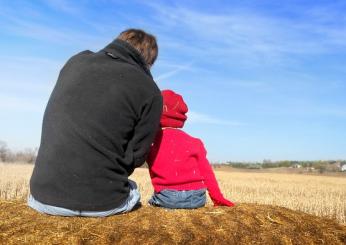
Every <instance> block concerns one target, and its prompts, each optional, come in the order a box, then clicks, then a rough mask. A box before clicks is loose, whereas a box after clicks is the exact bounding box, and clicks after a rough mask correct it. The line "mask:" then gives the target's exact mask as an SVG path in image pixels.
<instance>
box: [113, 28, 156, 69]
mask: <svg viewBox="0 0 346 245" xmlns="http://www.w3.org/2000/svg"><path fill="white" fill-rule="evenodd" d="M117 39H120V40H123V41H125V42H127V43H129V44H130V45H131V46H132V47H134V48H135V49H136V50H137V51H139V53H140V54H141V55H142V57H143V58H144V60H145V62H146V63H147V65H149V66H152V65H153V64H154V62H155V60H156V58H157V54H158V46H157V43H156V38H155V36H153V35H151V34H149V33H146V32H145V31H143V30H140V29H127V30H125V31H123V32H121V33H120V34H119V36H118V37H117Z"/></svg>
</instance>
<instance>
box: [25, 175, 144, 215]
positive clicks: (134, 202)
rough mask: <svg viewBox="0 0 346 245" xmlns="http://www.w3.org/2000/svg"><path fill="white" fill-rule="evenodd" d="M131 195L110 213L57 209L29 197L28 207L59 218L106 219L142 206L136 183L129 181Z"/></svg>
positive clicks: (109, 211)
mask: <svg viewBox="0 0 346 245" xmlns="http://www.w3.org/2000/svg"><path fill="white" fill-rule="evenodd" d="M129 186H130V193H129V196H128V198H127V200H126V201H125V202H124V203H123V204H122V205H120V206H119V207H117V208H114V209H111V210H108V211H79V210H71V209H66V208H60V207H55V206H51V205H47V204H44V203H41V202H39V201H37V200H35V199H34V197H33V196H32V195H30V196H29V199H28V205H29V207H31V208H33V209H35V210H36V211H38V212H40V213H45V214H50V215H59V216H84V217H106V216H110V215H113V214H120V213H126V212H129V211H131V210H132V209H134V208H135V207H136V206H138V205H140V198H141V195H140V193H139V191H138V188H137V184H136V182H134V181H132V180H129Z"/></svg>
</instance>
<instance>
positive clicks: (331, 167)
mask: <svg viewBox="0 0 346 245" xmlns="http://www.w3.org/2000/svg"><path fill="white" fill-rule="evenodd" d="M344 164H346V160H317V161H273V162H272V161H270V160H264V161H263V162H232V161H228V162H227V163H226V164H224V165H228V166H231V167H233V168H244V169H263V168H264V169H265V168H282V167H286V168H307V169H316V170H320V171H325V170H326V171H339V170H340V169H341V167H342V166H343V165H344Z"/></svg>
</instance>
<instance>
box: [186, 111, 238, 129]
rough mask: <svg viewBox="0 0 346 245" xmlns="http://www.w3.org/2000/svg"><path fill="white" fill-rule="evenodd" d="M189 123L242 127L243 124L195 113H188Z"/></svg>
mask: <svg viewBox="0 0 346 245" xmlns="http://www.w3.org/2000/svg"><path fill="white" fill-rule="evenodd" d="M188 118H189V119H188V123H191V124H213V125H224V126H241V125H243V123H240V122H237V121H230V120H224V119H220V118H218V117H215V116H212V115H208V114H203V113H199V112H195V111H189V112H188Z"/></svg>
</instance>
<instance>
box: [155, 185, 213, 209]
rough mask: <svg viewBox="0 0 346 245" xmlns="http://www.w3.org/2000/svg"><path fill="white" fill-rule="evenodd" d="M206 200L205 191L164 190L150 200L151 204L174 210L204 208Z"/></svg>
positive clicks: (156, 193)
mask: <svg viewBox="0 0 346 245" xmlns="http://www.w3.org/2000/svg"><path fill="white" fill-rule="evenodd" d="M206 199H207V197H206V190H205V189H200V190H190V191H176V190H162V191H160V192H155V193H154V195H153V196H152V197H151V199H150V200H149V204H151V205H153V206H157V207H164V208H172V209H175V208H184V209H191V208H200V207H203V206H204V205H205V203H206Z"/></svg>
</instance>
